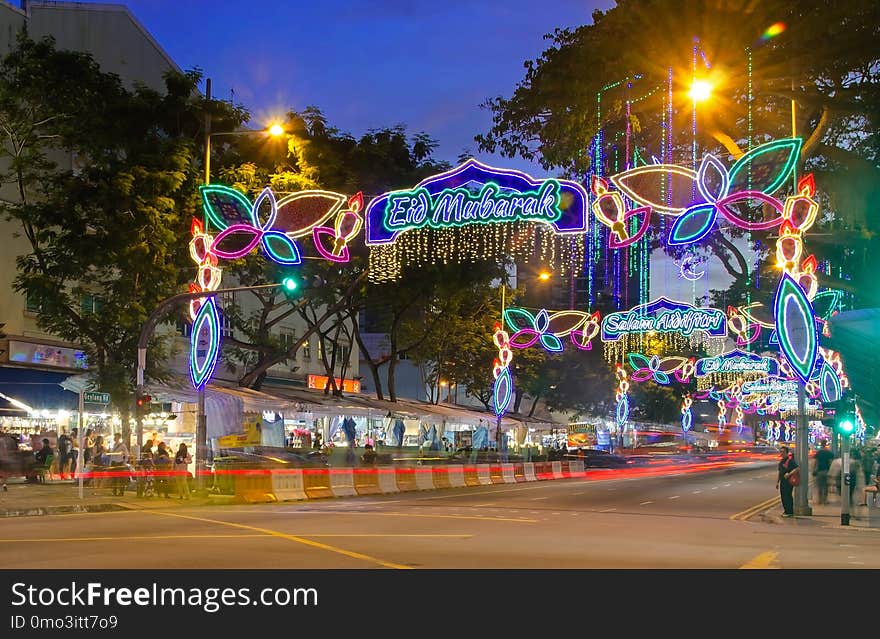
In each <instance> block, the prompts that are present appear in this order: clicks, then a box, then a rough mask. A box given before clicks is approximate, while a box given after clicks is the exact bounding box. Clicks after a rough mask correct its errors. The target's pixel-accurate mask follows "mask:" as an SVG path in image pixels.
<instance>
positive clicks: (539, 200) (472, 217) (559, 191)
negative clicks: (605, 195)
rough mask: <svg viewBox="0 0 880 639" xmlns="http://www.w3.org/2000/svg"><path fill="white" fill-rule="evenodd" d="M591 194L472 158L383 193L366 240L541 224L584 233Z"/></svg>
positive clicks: (373, 205) (370, 212)
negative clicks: (411, 233)
mask: <svg viewBox="0 0 880 639" xmlns="http://www.w3.org/2000/svg"><path fill="white" fill-rule="evenodd" d="M587 205H588V196H587V192H586V190H585V189H584V188H583V187H582V186H581V185H580V184H578V183H576V182H571V181H569V180H556V179H547V180H539V179H535V178H532V177H530V176H529V175H526V174H525V173H523V172H521V171H515V170H511V169H498V168H494V167H491V166H487V165H485V164H481V163H480V162H477V161H476V160H474V159H470V160H468V161H467V162H465V163H464V164H462V165H461V166H458V167H456V168H454V169H452V170H450V171H447V172H445V173H440V174H439V175H434V176H431V177H429V178H426V179H424V180H422V181H421V182H419V183H418V184H417V185H416V186H414V187H413V188H411V189H405V190H400V191H391V192H389V193H384V194H382V195H380V196H379V197H377V198H375V199H374V200H373V201H372V202H370V204H369V206H368V207H367V211H366V216H365V217H366V241H367V244H371V245H375V244H388V243H390V242H393V241H394V240H395V239H396V238H397V237H398V236H399V235H400V234H401V233H404V232H406V231H410V230H414V229H423V228H432V229H443V228H454V227H460V226H465V225H469V224H480V223H483V224H485V223H504V222H515V221H522V222H538V223H543V224H548V225H550V226H551V227H552V228H553V230H554V231H555V232H557V233H583V232H584V231H585V230H586V228H587V218H586V213H587Z"/></svg>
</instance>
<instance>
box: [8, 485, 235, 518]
mask: <svg viewBox="0 0 880 639" xmlns="http://www.w3.org/2000/svg"><path fill="white" fill-rule="evenodd" d="M229 497H231V496H229ZM222 502H223V498H222V497H220V498H218V497H210V498H205V497H195V496H193V497H192V499H190V500H182V499H178V498H177V496H175V495H172V496H171V498H170V499H166V498H165V497H136V496H135V493H134V490H132V491H130V492H128V491H126V493H125V495H124V496H122V497H120V496H119V495H113V493H112V489H111V488H109V487H108V488H91V487H89V486H84V487H83V498H82V499H80V498H79V484H78V483H77V482H74V481H72V480H56V481H49V482H47V483H45V484H27V483H23V482H16V483H13V482H12V480H10V482H9V490H8V491H3V490H0V518H3V517H27V516H34V515H59V514H66V513H87V512H108V511H114V510H117V511H118V510H145V509H150V508H175V507H181V506H203V505H208V504H213V505H216V504H218V503H222Z"/></svg>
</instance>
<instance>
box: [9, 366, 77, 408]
mask: <svg viewBox="0 0 880 639" xmlns="http://www.w3.org/2000/svg"><path fill="white" fill-rule="evenodd" d="M68 377H70V374H69V373H58V372H54V371H41V370H35V369H32V368H14V367H10V366H2V367H0V413H2V414H4V415H26V414H28V410H27V408H25V406H26V407H28V408H31V409H33V410H76V408H77V404H78V401H79V398H78V397H77V395H76V393H72V392H70V391H67V390H65V389H64V388H62V387H61V383H62V382H63V381H64V380H65V379H67V378H68Z"/></svg>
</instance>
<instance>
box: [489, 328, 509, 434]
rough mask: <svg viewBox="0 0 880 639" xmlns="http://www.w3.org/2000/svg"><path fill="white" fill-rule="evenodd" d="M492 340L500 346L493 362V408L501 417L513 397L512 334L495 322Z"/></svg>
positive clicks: (497, 415)
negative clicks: (511, 367)
mask: <svg viewBox="0 0 880 639" xmlns="http://www.w3.org/2000/svg"><path fill="white" fill-rule="evenodd" d="M492 341H493V342H494V343H495V346H497V347H498V358H497V359H496V360H495V361H494V362H493V364H492V375H493V376H494V377H495V384H494V386H493V387H492V408H493V409H494V411H495V415H496V417H501V416H502V415H503V414H504V412H505V411H506V410H507V407H508V406H509V405H510V400H511V399H512V398H513V378H512V377H511V375H510V362H511V361H512V360H513V351H512V350H510V336H509V335H508V334H507V331H505V330H504V329H503V328H502V326H501V324H500V323H498V322H495V327H494V333H493V335H492Z"/></svg>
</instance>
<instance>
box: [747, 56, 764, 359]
mask: <svg viewBox="0 0 880 639" xmlns="http://www.w3.org/2000/svg"><path fill="white" fill-rule="evenodd" d="M746 77H747V85H746V87H747V90H748V95H747V96H746V105H747V111H746V134H747V138H746V149H747V151H751V150H752V98H753V95H752V48H751V47H746ZM748 189H749V191H751V190H752V165H751V163H749V172H748ZM746 237H747V238H748V239H747V241H748V246H750V247H751V248H752V250H753V251H755V267H754V273H755V289H757V288H758V277H759V273H760V270H761V263H760V261H761V256H760V255H761V254H760V246H761V243H760V241H758V242H755V243H754V244H753V243H752V232H751V231H746ZM750 280H751V274H750V273H746V305H750V304H751V303H752V287H751V281H750ZM746 350H747V351H751V350H752V344H751V342H749V343H748V344H746Z"/></svg>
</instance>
